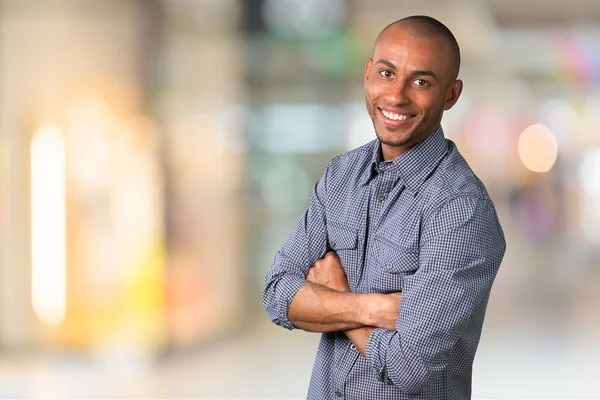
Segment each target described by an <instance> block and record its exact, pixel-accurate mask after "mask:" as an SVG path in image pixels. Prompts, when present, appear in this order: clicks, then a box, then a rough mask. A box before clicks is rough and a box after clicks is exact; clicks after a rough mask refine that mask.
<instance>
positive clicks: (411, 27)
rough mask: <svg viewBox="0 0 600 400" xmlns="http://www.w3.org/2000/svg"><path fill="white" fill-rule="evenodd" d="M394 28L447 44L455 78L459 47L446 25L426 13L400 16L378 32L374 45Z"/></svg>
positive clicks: (458, 60)
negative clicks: (400, 17)
mask: <svg viewBox="0 0 600 400" xmlns="http://www.w3.org/2000/svg"><path fill="white" fill-rule="evenodd" d="M395 29H402V30H404V31H405V32H408V33H409V34H410V35H412V36H414V37H417V38H420V39H439V40H443V41H445V42H446V44H447V45H448V46H449V50H450V54H451V59H450V60H449V62H450V63H451V67H452V71H453V75H454V79H456V77H457V76H458V72H459V70H460V48H459V46H458V42H457V41H456V38H455V37H454V35H453V34H452V32H451V31H450V29H448V27H446V25H444V24H442V23H441V22H440V21H438V20H437V19H435V18H432V17H428V16H426V15H413V16H411V17H406V18H402V19H399V20H397V21H394V22H392V23H391V24H389V25H388V26H386V27H385V28H384V29H383V30H382V31H381V32H380V33H379V35H378V36H377V40H376V41H375V46H377V43H378V42H379V40H380V39H381V38H382V37H384V36H386V35H387V34H392V33H393V31H394V30H395Z"/></svg>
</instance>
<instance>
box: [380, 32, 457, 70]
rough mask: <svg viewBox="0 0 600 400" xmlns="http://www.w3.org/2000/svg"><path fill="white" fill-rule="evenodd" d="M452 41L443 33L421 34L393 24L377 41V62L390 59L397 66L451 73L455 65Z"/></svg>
mask: <svg viewBox="0 0 600 400" xmlns="http://www.w3.org/2000/svg"><path fill="white" fill-rule="evenodd" d="M452 57H453V55H452V51H451V47H450V44H449V43H448V42H447V41H446V40H445V39H444V38H443V37H441V36H440V35H417V34H415V33H414V32H411V31H410V30H408V29H405V28H401V27H390V28H388V29H387V30H386V31H384V32H383V33H382V34H381V35H380V36H379V37H378V38H377V42H376V43H375V50H374V53H373V61H374V62H376V61H377V60H380V59H382V58H383V59H386V60H388V61H390V62H392V63H393V64H394V65H396V67H397V68H406V69H411V70H430V71H433V72H435V73H436V74H440V75H444V74H447V73H449V69H450V66H451V65H452V61H453V60H452Z"/></svg>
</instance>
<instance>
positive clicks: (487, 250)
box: [366, 196, 506, 394]
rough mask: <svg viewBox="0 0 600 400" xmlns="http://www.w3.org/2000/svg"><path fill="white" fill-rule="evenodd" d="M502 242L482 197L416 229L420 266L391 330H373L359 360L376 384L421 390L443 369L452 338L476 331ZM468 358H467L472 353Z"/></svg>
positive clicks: (455, 203) (454, 204) (462, 201)
mask: <svg viewBox="0 0 600 400" xmlns="http://www.w3.org/2000/svg"><path fill="white" fill-rule="evenodd" d="M505 249H506V243H505V240H504V235H503V233H502V230H501V228H500V224H499V223H498V218H497V216H496V212H495V209H494V206H493V204H492V203H491V201H490V200H489V199H488V198H483V197H475V196H463V197H458V198H454V199H452V200H450V201H448V202H447V203H445V204H444V205H443V206H441V207H439V208H438V209H437V210H436V211H435V212H434V213H432V215H431V216H430V217H428V218H427V219H426V220H425V221H424V224H423V230H422V236H421V249H420V253H419V268H418V269H417V271H416V272H415V273H414V275H412V276H410V277H408V278H407V279H406V283H405V287H404V290H403V293H402V298H401V302H400V315H399V318H398V322H397V324H396V331H388V330H385V329H380V328H378V329H375V330H373V332H372V333H371V335H370V336H369V339H368V341H367V348H366V357H367V360H368V362H369V364H370V365H371V367H372V368H373V370H374V371H375V372H376V374H377V376H378V378H379V380H382V381H384V382H386V383H388V384H393V385H397V386H399V387H400V388H402V389H403V390H404V391H406V392H407V393H413V394H414V393H418V392H419V391H421V390H422V389H423V388H424V387H425V386H426V384H427V383H428V381H429V380H430V379H431V377H432V375H433V374H436V373H439V372H442V371H444V370H446V369H447V368H448V360H449V358H450V355H451V353H452V351H453V349H454V347H455V346H456V345H457V343H458V341H459V340H460V339H461V338H462V337H463V336H464V335H465V334H466V333H467V332H470V330H471V329H474V330H475V331H476V332H475V333H476V335H475V337H476V339H475V344H474V346H475V347H476V346H477V342H478V340H479V334H480V329H481V328H480V326H475V327H473V324H474V325H477V321H482V319H483V315H484V314H485V308H486V306H487V300H488V298H489V294H490V290H491V287H492V283H493V281H494V279H495V277H496V273H497V271H498V268H499V266H500V263H501V261H502V258H503V256H504V252H505ZM473 354H474V353H473Z"/></svg>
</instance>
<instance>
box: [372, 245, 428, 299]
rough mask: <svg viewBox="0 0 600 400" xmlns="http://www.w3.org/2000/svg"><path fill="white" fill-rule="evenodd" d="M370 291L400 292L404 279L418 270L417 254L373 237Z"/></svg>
mask: <svg viewBox="0 0 600 400" xmlns="http://www.w3.org/2000/svg"><path fill="white" fill-rule="evenodd" d="M373 250H374V251H373V257H372V265H371V267H372V268H371V273H370V276H371V282H370V285H369V286H370V289H371V291H372V292H376V293H394V292H399V291H402V289H403V288H404V281H405V279H406V278H407V277H408V276H410V275H412V274H414V273H415V271H416V270H417V269H419V252H418V251H417V250H413V249H408V248H404V247H399V246H397V245H394V244H392V243H390V242H389V241H388V240H386V239H385V238H382V237H375V239H374V247H373Z"/></svg>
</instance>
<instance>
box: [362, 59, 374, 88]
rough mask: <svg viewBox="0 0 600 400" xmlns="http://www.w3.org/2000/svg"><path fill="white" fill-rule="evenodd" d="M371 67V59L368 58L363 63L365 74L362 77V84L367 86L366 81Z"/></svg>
mask: <svg viewBox="0 0 600 400" xmlns="http://www.w3.org/2000/svg"><path fill="white" fill-rule="evenodd" d="M372 67H373V59H372V58H369V59H368V60H367V62H366V63H365V72H364V75H363V84H364V85H365V86H367V81H368V80H369V75H370V74H371V68H372Z"/></svg>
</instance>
